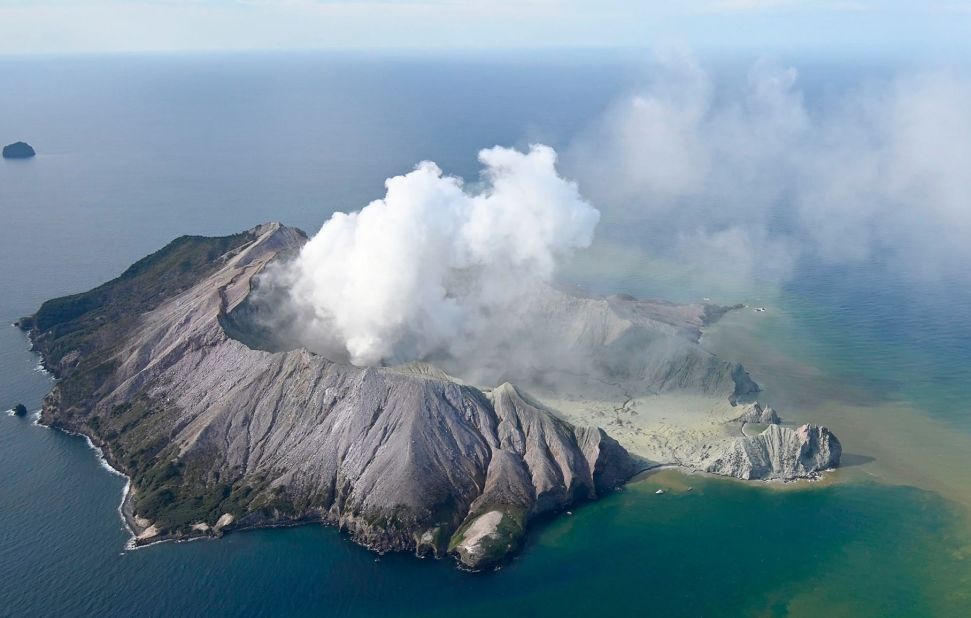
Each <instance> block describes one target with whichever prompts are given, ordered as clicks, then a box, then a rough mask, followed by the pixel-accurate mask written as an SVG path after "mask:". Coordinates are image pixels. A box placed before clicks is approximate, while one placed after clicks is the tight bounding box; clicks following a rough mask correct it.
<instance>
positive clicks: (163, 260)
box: [21, 224, 637, 568]
mask: <svg viewBox="0 0 971 618" xmlns="http://www.w3.org/2000/svg"><path fill="white" fill-rule="evenodd" d="M304 240H305V237H304V236H303V235H302V234H301V233H299V232H298V231H296V230H293V229H289V228H285V227H282V226H279V225H277V224H271V225H266V226H261V227H258V228H256V229H254V230H251V231H250V232H247V233H245V234H241V235H236V236H233V237H228V238H226V239H211V241H210V242H204V241H203V239H198V238H189V239H180V240H179V241H176V242H175V243H173V244H172V245H170V246H169V247H168V248H166V249H164V250H162V251H160V252H159V253H157V254H155V255H154V256H150V257H149V258H146V259H145V260H142V261H141V262H139V263H138V264H136V265H135V266H133V267H132V268H131V269H129V271H127V272H126V273H125V274H124V275H122V277H120V278H119V279H117V280H115V281H113V282H111V283H109V284H106V285H104V286H101V287H100V288H98V289H96V290H93V291H92V292H89V293H86V294H80V295H77V296H74V297H68V298H66V299H58V300H55V301H49V302H48V303H45V305H44V306H43V307H42V308H41V310H40V311H38V313H37V314H36V315H35V316H33V317H32V318H29V319H25V320H24V321H23V322H22V324H21V326H23V327H25V328H29V329H30V331H31V335H32V339H33V341H34V345H35V348H36V349H37V350H39V351H40V352H41V353H42V354H43V357H44V363H45V365H47V366H48V367H49V368H50V369H51V370H52V371H53V372H54V373H55V375H57V376H58V377H59V378H60V381H59V383H58V385H57V386H56V387H55V388H54V389H53V391H52V392H51V394H50V395H49V396H48V397H47V399H46V401H45V405H44V410H43V413H42V420H43V421H44V422H46V423H49V424H51V425H53V426H58V427H63V428H66V429H69V430H72V431H79V432H82V433H85V434H87V435H89V436H90V437H91V438H92V439H93V440H94V441H95V442H96V443H97V444H99V445H100V446H102V447H103V449H104V451H105V454H106V457H108V459H109V461H110V462H111V463H112V464H113V465H115V466H116V467H118V468H119V469H121V470H123V471H125V472H126V473H127V474H129V475H130V476H131V478H132V484H131V498H132V499H131V500H129V501H128V508H129V510H130V515H131V517H130V521H131V523H132V525H133V527H134V528H135V529H136V531H137V532H138V533H139V541H140V542H148V541H152V540H157V539H160V538H166V537H180V536H187V535H192V534H205V533H210V531H216V532H219V531H222V530H225V529H228V528H230V527H247V526H258V525H277V524H286V523H296V522H301V521H312V520H322V521H327V522H332V523H336V524H339V525H340V526H341V527H343V528H344V529H346V530H347V531H348V532H350V534H351V535H352V536H353V537H354V538H355V539H356V540H358V541H360V542H362V543H365V544H367V545H368V546H370V547H373V548H375V549H379V550H414V551H417V552H419V553H425V552H429V553H434V554H435V555H442V554H444V553H445V552H446V551H448V550H449V549H451V550H453V551H455V552H456V553H457V555H458V556H459V558H460V560H461V561H462V562H463V563H465V564H466V565H467V566H469V567H473V568H480V567H483V566H487V565H489V564H492V563H494V562H496V561H498V560H500V559H502V558H503V557H504V556H506V555H507V554H508V553H509V552H510V551H511V550H512V549H514V548H515V547H517V545H518V542H519V540H520V538H521V536H522V534H523V531H524V528H525V525H526V523H527V521H528V520H529V519H530V518H531V517H533V516H535V515H537V514H539V513H543V512H548V511H554V510H557V509H562V508H565V507H566V506H568V505H570V504H572V503H573V502H575V501H577V500H585V499H590V498H595V497H597V496H598V495H600V494H602V493H603V492H604V491H608V490H610V489H611V488H613V487H616V486H617V485H618V484H620V483H622V482H623V481H625V480H626V479H627V478H629V477H630V476H631V475H632V474H633V473H634V472H635V471H636V469H637V468H636V466H635V463H634V461H633V460H632V459H631V457H630V456H629V455H628V454H627V452H626V451H625V450H624V449H623V448H621V447H620V446H619V445H618V444H617V443H616V442H615V441H614V440H612V439H611V438H609V437H608V436H607V435H606V434H605V433H604V432H603V431H602V430H599V429H578V428H575V427H573V426H572V425H570V424H568V423H565V422H564V421H562V420H559V419H558V418H556V417H555V416H554V415H553V414H551V413H550V412H549V411H547V410H544V409H542V408H541V407H540V406H538V405H537V404H533V403H528V402H527V401H526V400H525V399H524V398H523V397H522V396H521V395H520V394H519V393H518V392H517V391H516V389H515V388H514V387H512V386H511V385H508V384H504V385H502V386H500V387H499V388H497V389H495V390H494V391H492V392H488V393H486V392H483V391H481V390H478V389H476V388H473V387H470V386H466V385H462V384H459V383H457V382H455V381H452V380H450V379H448V378H447V376H444V374H441V373H440V372H433V371H427V372H420V371H415V370H400V369H399V370H391V369H383V368H358V367H353V366H350V365H347V364H338V363H334V362H331V361H329V360H327V359H326V358H323V357H322V356H318V355H314V354H312V353H310V352H307V351H305V350H302V349H297V350H292V351H288V352H276V353H273V352H266V351H262V350H257V349H252V348H250V347H248V346H246V345H244V344H243V343H241V342H240V341H237V340H235V339H233V338H230V337H229V336H228V335H227V334H226V331H225V330H224V328H223V326H222V324H221V320H222V319H224V318H225V316H226V315H227V314H228V313H229V312H231V311H232V310H233V309H234V308H235V307H236V306H237V305H239V303H240V302H242V301H243V300H244V299H245V298H246V297H247V295H248V294H249V291H250V287H251V285H252V278H253V276H254V275H255V274H257V273H259V272H260V271H261V270H262V268H263V267H264V266H265V265H266V264H267V263H268V262H269V261H271V260H273V259H274V258H275V257H276V256H278V255H280V254H281V253H285V252H287V251H292V250H294V249H295V248H298V247H299V246H300V245H301V243H302V242H303V241H304ZM214 251H216V253H215V254H213V253H214ZM175 273H178V276H176V274H175ZM497 513H498V515H497ZM485 514H490V515H489V517H488V518H486V519H484V520H483V519H481V516H483V515H485ZM469 529H473V530H474V532H475V537H474V538H471V539H469V538H466V537H465V532H466V531H467V530H469Z"/></svg>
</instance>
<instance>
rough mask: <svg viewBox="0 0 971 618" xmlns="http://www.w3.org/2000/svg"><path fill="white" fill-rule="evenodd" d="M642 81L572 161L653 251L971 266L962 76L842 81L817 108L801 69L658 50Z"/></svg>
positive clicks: (757, 270)
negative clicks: (734, 75) (731, 74)
mask: <svg viewBox="0 0 971 618" xmlns="http://www.w3.org/2000/svg"><path fill="white" fill-rule="evenodd" d="M651 75H652V78H651V80H650V81H649V83H647V84H646V85H645V86H644V87H643V88H642V89H641V90H640V91H639V92H637V93H636V94H634V95H631V96H629V97H626V98H624V99H623V100H621V101H619V102H617V103H616V104H615V105H613V106H612V107H611V109H610V110H609V111H608V112H607V113H606V114H605V116H604V118H603V119H602V120H601V121H599V122H598V123H596V125H595V126H594V127H593V128H592V129H591V130H590V131H589V132H588V133H587V134H586V135H584V136H583V137H582V138H581V139H579V140H578V141H577V143H576V144H575V145H574V147H573V148H572V149H571V151H570V152H569V155H568V157H567V159H568V161H567V168H568V169H569V170H570V172H571V174H572V175H573V176H574V177H576V178H577V179H578V180H579V182H580V185H581V187H583V189H584V193H585V194H586V195H587V196H588V197H590V198H591V199H592V200H593V201H594V203H596V204H598V206H599V207H601V208H602V209H603V210H604V211H605V213H607V218H608V220H610V221H614V220H621V221H623V220H628V221H632V222H636V224H637V225H640V226H643V229H646V230H650V232H651V237H652V238H653V239H656V240H655V242H654V243H653V245H652V247H651V250H652V251H655V252H658V253H661V254H666V255H669V256H672V257H675V258H677V259H679V260H681V261H683V262H688V263H693V264H696V265H697V266H699V267H701V268H704V269H706V270H711V269H715V270H721V271H724V273H725V274H728V275H731V276H735V277H747V278H759V279H767V280H770V281H782V280H785V279H786V278H787V277H788V276H789V275H790V274H791V272H792V271H793V269H794V268H795V266H796V265H797V264H798V263H799V262H800V261H811V260H822V261H826V262H837V263H852V262H859V261H863V260H874V259H876V260H880V261H883V262H886V263H887V264H888V265H890V267H893V268H898V269H900V271H901V273H902V274H903V275H905V276H913V277H920V278H926V277H942V276H960V277H963V278H965V279H966V278H968V276H969V275H968V273H967V272H965V269H964V268H962V267H961V266H960V264H961V263H966V261H967V260H968V259H969V258H971V246H969V244H968V243H967V242H966V239H967V238H968V237H969V233H971V174H968V172H967V170H969V169H971V86H969V83H968V81H967V79H965V78H963V77H961V76H959V75H958V74H955V73H950V72H936V73H925V74H919V75H902V76H898V77H896V78H894V79H892V80H886V81H884V82H882V83H877V82H874V83H870V84H869V85H867V86H866V87H864V86H863V85H861V84H857V85H855V86H852V87H850V88H844V89H843V90H842V91H834V92H832V93H830V94H829V95H828V96H826V97H824V98H823V99H822V100H821V101H819V102H818V103H814V105H813V106H812V107H811V108H810V107H809V106H808V105H807V104H806V102H805V97H804V95H803V93H802V91H801V89H800V87H799V81H798V73H797V71H796V70H795V69H793V68H790V67H784V66H780V65H777V64H773V63H771V62H767V61H764V60H763V61H759V62H757V63H755V64H754V65H753V66H752V67H751V69H750V71H749V73H748V75H747V78H746V80H745V82H744V83H742V84H738V83H721V84H719V85H718V86H717V87H716V85H715V81H714V80H713V78H712V76H711V75H710V74H709V73H708V72H707V71H705V70H704V69H703V68H702V67H701V66H700V65H699V64H698V63H697V62H696V61H695V60H694V59H693V58H692V57H691V56H690V55H688V54H685V53H673V54H672V53H669V54H666V55H663V56H661V57H659V59H658V61H657V63H656V65H655V66H654V67H653V68H652V71H651Z"/></svg>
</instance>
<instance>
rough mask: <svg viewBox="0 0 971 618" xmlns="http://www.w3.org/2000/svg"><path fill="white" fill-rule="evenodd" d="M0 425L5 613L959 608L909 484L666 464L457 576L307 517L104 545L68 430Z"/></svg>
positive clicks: (95, 498)
mask: <svg viewBox="0 0 971 618" xmlns="http://www.w3.org/2000/svg"><path fill="white" fill-rule="evenodd" d="M0 428H2V432H0V449H2V451H0V452H3V453H4V457H3V459H2V463H0V472H2V475H3V478H4V492H3V494H2V496H0V506H2V510H0V512H2V513H3V514H4V515H3V520H4V521H3V523H4V526H3V528H2V531H0V562H2V563H3V564H4V565H6V566H7V574H6V576H5V577H4V578H2V580H0V601H2V602H3V607H4V610H5V612H6V615H12V616H28V615H38V616H41V615H45V616H52V615H59V616H71V615H105V616H128V615H134V614H138V615H152V616H166V615H175V614H190V615H241V614H245V615H281V614H282V615H325V616H399V615H406V616H411V615H414V616H426V615H435V616H451V615H455V613H456V611H458V608H461V611H462V613H463V615H469V616H495V615H497V613H502V612H505V613H510V612H512V614H513V615H523V614H526V613H528V614H531V615H536V616H562V615H581V614H592V615H598V614H599V613H602V612H606V611H609V612H621V613H625V614H637V615H661V616H702V615H765V616H784V615H789V614H790V613H791V614H792V615H809V614H811V613H817V612H821V611H826V612H828V613H827V615H834V616H860V615H869V616H915V615H928V616H930V615H935V616H944V615H953V616H958V615H961V614H962V608H963V609H966V608H967V607H968V604H969V603H971V598H969V597H968V594H969V592H968V590H971V589H969V587H968V585H969V584H971V577H969V575H971V574H969V571H968V569H967V564H966V559H967V558H966V554H967V553H968V552H971V543H969V540H968V538H967V537H966V536H964V535H963V533H961V532H959V531H958V530H956V529H955V527H954V525H953V523H954V518H956V517H958V516H959V515H958V514H957V513H955V512H954V511H953V509H951V508H949V507H948V506H947V505H945V504H943V503H942V501H941V500H940V499H939V498H937V497H935V496H934V495H933V494H931V493H929V492H922V491H920V490H916V489H911V488H901V487H898V488H889V487H884V486H879V485H875V484H860V485H837V486H832V487H825V488H812V489H803V490H795V491H779V490H775V489H768V488H764V487H752V486H744V485H740V484H738V483H735V482H731V481H720V480H711V479H702V478H685V477H683V476H680V475H674V474H671V473H665V474H662V475H660V476H655V477H649V478H648V479H646V480H644V481H641V482H637V483H634V484H632V485H631V486H629V488H628V489H627V490H625V491H623V492H620V493H618V494H615V495H613V496H610V497H608V498H606V499H604V500H602V501H600V502H597V503H592V504H588V505H586V506H584V507H581V508H578V509H576V511H575V512H574V514H573V515H572V516H567V517H562V518H560V519H557V520H555V521H552V522H545V523H541V524H540V525H538V526H537V527H536V530H535V534H534V535H533V536H532V537H531V539H530V542H529V544H528V546H527V547H526V548H525V550H524V551H523V553H522V554H521V556H520V557H519V558H518V559H516V560H515V561H513V562H512V563H511V564H509V565H508V566H506V567H505V568H504V569H502V570H501V571H499V572H495V573H489V574H484V575H469V574H466V573H462V572H460V571H458V570H456V569H455V568H454V567H453V566H452V565H451V563H450V562H448V561H435V560H418V559H415V558H414V557H412V556H408V555H387V556H383V557H381V558H380V561H377V560H376V559H375V555H374V554H372V553H371V552H368V551H366V550H364V549H362V548H360V547H357V546H356V545H353V544H352V543H350V542H348V541H346V539H344V538H342V537H341V535H340V533H338V532H337V531H336V530H334V529H331V528H322V527H318V526H307V527H301V528H293V529H279V530H266V531H256V532H244V533H239V534H233V535H228V536H226V537H225V538H223V539H221V540H219V541H193V542H189V543H179V544H173V543H169V544H161V545H157V546H151V547H148V548H143V549H139V550H136V551H130V552H122V551H121V548H122V546H123V545H124V543H125V541H126V540H127V534H126V533H125V531H124V530H123V529H122V526H121V522H120V520H119V519H118V517H117V512H116V510H115V509H116V507H117V503H118V500H119V498H120V494H121V490H122V486H123V484H124V481H123V479H121V478H119V477H116V476H112V475H109V474H108V473H106V472H105V471H104V470H102V469H100V467H99V464H98V463H97V461H96V459H95V457H94V455H93V453H92V451H91V450H90V449H89V448H88V447H87V446H86V444H85V442H84V441H83V440H82V439H81V438H77V437H72V436H67V435H64V434H61V433H58V432H54V431H51V430H46V429H42V428H38V427H34V426H32V425H30V423H29V421H23V420H17V419H13V418H9V417H5V418H3V419H2V421H0ZM685 483H690V484H691V486H692V487H693V490H692V491H687V487H686V486H685ZM657 487H664V488H665V489H667V493H665V494H664V495H661V496H658V495H655V494H654V491H655V488H657ZM40 496H43V498H39V497H40ZM817 615H818V614H817Z"/></svg>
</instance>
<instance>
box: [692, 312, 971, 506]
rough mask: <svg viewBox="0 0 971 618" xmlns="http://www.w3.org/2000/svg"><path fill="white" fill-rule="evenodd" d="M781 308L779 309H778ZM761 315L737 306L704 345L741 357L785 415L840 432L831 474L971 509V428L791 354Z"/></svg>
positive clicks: (833, 478)
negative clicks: (924, 493) (970, 473)
mask: <svg viewBox="0 0 971 618" xmlns="http://www.w3.org/2000/svg"><path fill="white" fill-rule="evenodd" d="M776 311H778V310H776ZM764 325H765V317H764V316H763V315H761V314H760V315H755V314H749V313H747V312H738V313H736V314H732V315H729V316H726V317H725V318H723V321H722V322H720V323H719V324H716V325H714V326H712V327H710V328H709V329H708V330H707V331H706V333H705V337H704V340H703V343H704V346H705V347H706V348H708V349H709V350H711V351H712V352H714V353H716V354H718V355H719V356H721V357H723V358H727V359H730V360H733V361H736V362H741V363H743V364H744V365H745V367H746V368H747V369H748V370H749V372H750V373H751V374H752V376H753V377H754V378H755V380H756V381H757V382H758V383H759V384H760V385H761V386H762V387H763V392H762V393H761V396H760V398H761V399H764V400H765V401H766V402H768V403H769V404H771V405H776V406H778V407H779V409H780V410H782V414H783V420H786V421H791V422H797V423H798V422H806V421H809V420H812V421H813V422H818V423H820V424H824V425H826V426H828V427H829V428H830V429H831V430H833V432H834V433H836V435H838V436H839V438H840V441H841V443H842V445H843V449H844V454H843V462H842V466H841V468H840V469H839V470H838V471H837V472H836V473H835V474H833V475H831V476H830V477H829V478H828V479H827V480H828V482H839V481H842V480H852V481H857V480H874V481H878V482H881V483H886V484H896V485H910V486H914V487H918V488H921V489H926V490H930V491H933V492H936V493H938V494H940V495H941V496H943V497H945V498H947V499H948V500H951V501H953V502H955V503H958V504H959V505H961V506H962V507H963V508H964V509H965V510H966V511H967V512H968V513H971V483H968V481H967V470H968V469H971V435H968V434H966V433H964V432H961V431H956V430H955V429H953V428H952V427H950V426H949V425H948V424H947V423H944V422H942V421H940V420H938V419H935V418H933V417H932V416H930V414H929V413H928V412H926V411H924V410H922V409H920V408H919V407H918V406H917V405H914V404H912V403H910V402H907V401H903V400H899V399H896V400H895V399H892V398H890V397H887V396H886V395H885V394H883V393H872V392H868V391H867V390H866V388H864V387H861V386H859V385H857V384H854V383H853V382H852V381H850V380H846V379H841V378H840V377H839V376H834V375H831V374H829V373H827V372H826V371H825V370H824V368H822V367H818V366H815V365H814V364H812V363H811V362H809V361H807V360H804V359H800V358H795V357H793V356H791V355H789V354H788V353H787V352H786V351H785V350H784V349H782V346H781V345H780V344H779V343H778V342H777V340H776V337H770V336H766V333H765V330H766V328H765V327H764Z"/></svg>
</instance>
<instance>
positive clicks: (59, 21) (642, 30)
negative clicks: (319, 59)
mask: <svg viewBox="0 0 971 618" xmlns="http://www.w3.org/2000/svg"><path fill="white" fill-rule="evenodd" d="M659 44H660V45H670V44H681V45H686V46H690V47H691V48H693V49H697V50H708V49H711V50H717V49H723V48H724V49H736V50H753V51H759V52H760V51H764V50H766V49H774V50H786V51H806V52H813V53H819V54H833V55H841V54H854V55H856V56H865V55H875V56H885V55H888V54H890V55H899V56H904V57H906V56H910V55H914V54H918V55H924V54H930V55H934V54H942V55H944V54H947V55H950V54H953V53H955V51H960V52H966V51H969V50H971V0H924V1H920V0H912V1H905V0H815V1H814V0H684V1H680V2H677V1H668V0H663V1H662V0H640V1H635V0H629V1H625V0H359V1H352V0H0V54H2V55H9V54H73V53H106V52H160V51H161V52H191V51H235V50H315V49H325V50H333V49H376V50H379V49H418V50H421V49H431V50H441V49H484V50H503V49H523V48H527V49H529V48H558V47H581V48H582V47H598V48H600V47H607V48H628V47H629V48H640V47H653V46H656V45H659Z"/></svg>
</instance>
